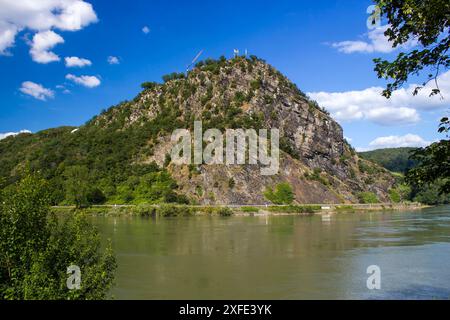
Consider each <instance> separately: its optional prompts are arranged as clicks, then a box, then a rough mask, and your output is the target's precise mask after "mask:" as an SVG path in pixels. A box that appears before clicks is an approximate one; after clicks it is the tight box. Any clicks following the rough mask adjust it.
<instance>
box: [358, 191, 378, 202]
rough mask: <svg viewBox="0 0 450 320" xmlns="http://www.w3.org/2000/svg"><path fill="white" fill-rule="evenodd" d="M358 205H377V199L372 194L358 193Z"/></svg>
mask: <svg viewBox="0 0 450 320" xmlns="http://www.w3.org/2000/svg"><path fill="white" fill-rule="evenodd" d="M358 199H359V202H360V203H379V202H380V201H379V200H378V197H377V195H376V194H375V193H373V192H360V193H359V194H358Z"/></svg>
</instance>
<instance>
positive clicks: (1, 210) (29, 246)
mask: <svg viewBox="0 0 450 320" xmlns="http://www.w3.org/2000/svg"><path fill="white" fill-rule="evenodd" d="M1 198H2V199H1V200H2V201H0V252H1V254H0V300H1V299H15V300H26V299H33V300H35V299H45V300H50V299H52V300H53V299H68V300H76V299H104V298H105V297H106V296H107V294H108V292H109V290H110V288H111V285H112V283H113V280H114V273H115V269H116V267H117V265H116V260H115V257H114V255H113V253H112V250H111V245H110V244H109V245H108V246H107V247H106V249H105V250H104V251H103V253H101V252H100V245H101V241H100V235H99V233H98V231H97V229H96V228H95V227H94V226H92V225H91V224H90V223H89V222H88V220H87V219H86V218H85V217H84V216H83V215H80V214H69V215H66V216H65V217H62V218H61V217H56V216H55V215H54V214H52V213H51V212H50V207H49V205H50V200H49V190H48V185H47V182H46V181H45V180H42V179H40V178H38V177H36V176H31V175H27V176H26V177H25V178H23V179H22V180H21V181H20V182H19V183H18V184H17V185H15V186H14V187H13V188H12V189H11V191H10V192H7V194H6V195H3V196H2V197H1ZM72 265H75V266H78V267H79V268H80V271H81V273H82V274H81V287H80V289H77V290H69V289H68V287H67V281H68V277H69V276H68V274H67V269H68V267H69V266H72Z"/></svg>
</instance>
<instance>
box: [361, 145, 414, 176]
mask: <svg viewBox="0 0 450 320" xmlns="http://www.w3.org/2000/svg"><path fill="white" fill-rule="evenodd" d="M414 149H416V148H388V149H378V150H373V151H366V152H359V155H360V156H361V157H363V158H364V159H367V160H369V161H372V162H375V163H378V164H379V165H381V166H382V167H384V168H386V169H388V170H390V171H393V172H401V173H405V172H406V171H407V170H408V169H410V168H412V167H414V166H416V165H417V162H416V161H414V160H411V159H409V155H410V152H411V151H412V150H414Z"/></svg>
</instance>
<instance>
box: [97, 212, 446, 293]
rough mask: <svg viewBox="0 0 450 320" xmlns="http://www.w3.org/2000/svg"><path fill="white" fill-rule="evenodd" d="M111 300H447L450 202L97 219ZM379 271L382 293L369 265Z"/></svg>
mask: <svg viewBox="0 0 450 320" xmlns="http://www.w3.org/2000/svg"><path fill="white" fill-rule="evenodd" d="M94 223H95V224H96V225H97V226H98V227H99V228H100V230H101V232H102V234H103V235H104V237H105V238H111V239H112V242H113V247H114V250H115V252H116V254H117V259H118V270H117V277H116V286H115V288H114V289H113V292H112V293H113V295H114V297H115V298H116V299H449V298H450V206H446V207H437V208H430V209H424V210H418V211H410V212H384V213H383V212H377V213H364V214H338V215H335V216H332V217H331V219H329V220H327V219H322V218H321V217H320V216H314V217H299V216H278V217H228V218H221V217H192V218H173V219H172V218H163V219H157V220H154V219H151V218H150V219H145V218H129V217H119V218H117V217H116V218H115V217H103V218H102V217H97V218H94ZM370 265H378V266H379V267H380V268H381V290H368V289H367V287H366V280H367V277H368V276H369V275H367V274H366V269H367V267H368V266H370Z"/></svg>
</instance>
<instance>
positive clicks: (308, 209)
mask: <svg viewBox="0 0 450 320" xmlns="http://www.w3.org/2000/svg"><path fill="white" fill-rule="evenodd" d="M320 209H321V207H320V206H292V205H291V206H285V207H276V206H270V207H268V210H269V211H270V212H280V213H314V212H315V211H319V210H320Z"/></svg>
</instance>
